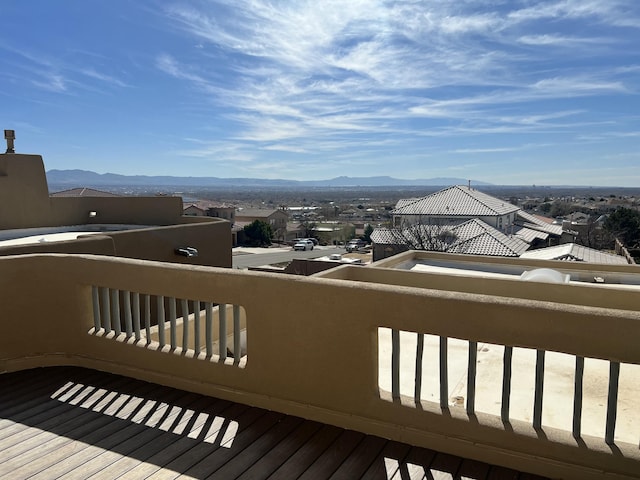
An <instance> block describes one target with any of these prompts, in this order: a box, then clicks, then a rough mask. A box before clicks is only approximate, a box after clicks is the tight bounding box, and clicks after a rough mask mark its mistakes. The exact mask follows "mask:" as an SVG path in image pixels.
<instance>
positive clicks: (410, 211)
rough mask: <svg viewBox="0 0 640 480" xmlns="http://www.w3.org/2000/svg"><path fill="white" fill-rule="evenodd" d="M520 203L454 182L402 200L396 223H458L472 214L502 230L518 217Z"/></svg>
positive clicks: (395, 215) (396, 214)
mask: <svg viewBox="0 0 640 480" xmlns="http://www.w3.org/2000/svg"><path fill="white" fill-rule="evenodd" d="M519 210H520V208H519V207H516V206H515V205H512V204H510V203H509V202H506V201H504V200H500V199H499V198H496V197H493V196H491V195H488V194H486V193H483V192H480V191H478V190H475V189H473V188H470V187H466V186H462V185H454V186H452V187H449V188H445V189H444V190H440V191H438V192H435V193H432V194H431V195H427V196H426V197H422V198H418V199H414V200H413V201H409V202H408V201H406V200H401V201H400V202H399V203H398V205H397V206H396V208H395V209H394V210H392V211H391V214H392V215H393V217H394V225H395V226H396V227H398V226H400V225H401V224H402V223H406V222H409V223H413V222H416V221H419V222H420V223H427V224H433V223H441V222H445V223H455V222H462V221H465V220H471V219H472V218H478V219H480V220H482V221H483V222H485V223H487V224H489V225H491V226H492V227H494V228H497V229H499V230H503V231H504V230H505V229H506V227H507V226H508V225H511V223H512V222H513V221H514V220H515V215H516V212H518V211H519Z"/></svg>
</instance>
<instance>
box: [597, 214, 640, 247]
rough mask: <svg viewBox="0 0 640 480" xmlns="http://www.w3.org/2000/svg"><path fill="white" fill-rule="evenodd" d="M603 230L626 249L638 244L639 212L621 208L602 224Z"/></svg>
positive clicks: (639, 238)
mask: <svg viewBox="0 0 640 480" xmlns="http://www.w3.org/2000/svg"><path fill="white" fill-rule="evenodd" d="M603 227H604V229H605V230H606V231H607V232H609V233H610V234H612V235H613V236H614V237H617V238H618V239H620V241H621V242H622V243H624V244H625V245H626V246H628V247H635V246H636V245H638V244H640V212H638V211H637V210H632V209H630V208H625V207H621V208H618V209H617V210H616V211H615V212H613V213H612V214H611V215H609V217H608V218H607V219H606V220H605V222H604V226H603Z"/></svg>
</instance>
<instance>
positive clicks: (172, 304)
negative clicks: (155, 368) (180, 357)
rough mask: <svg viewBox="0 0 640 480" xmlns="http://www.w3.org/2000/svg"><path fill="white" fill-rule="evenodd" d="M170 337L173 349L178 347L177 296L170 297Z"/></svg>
mask: <svg viewBox="0 0 640 480" xmlns="http://www.w3.org/2000/svg"><path fill="white" fill-rule="evenodd" d="M169 339H170V343H171V349H172V350H173V349H175V348H176V344H177V340H176V299H175V297H169Z"/></svg>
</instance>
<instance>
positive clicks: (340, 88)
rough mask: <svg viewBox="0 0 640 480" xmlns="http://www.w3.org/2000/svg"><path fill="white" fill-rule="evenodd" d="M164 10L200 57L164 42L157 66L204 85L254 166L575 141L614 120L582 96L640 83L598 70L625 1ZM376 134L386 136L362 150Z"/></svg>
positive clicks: (222, 4)
mask: <svg viewBox="0 0 640 480" xmlns="http://www.w3.org/2000/svg"><path fill="white" fill-rule="evenodd" d="M165 15H166V17H167V19H168V20H169V22H168V24H170V25H171V26H172V28H174V29H177V30H178V31H179V32H181V34H183V35H186V36H187V38H190V39H191V40H192V41H194V42H197V43H198V44H199V45H201V46H202V48H199V49H196V50H197V52H200V54H201V57H200V58H198V57H194V56H193V55H194V54H193V52H192V53H190V54H189V55H188V56H187V55H181V54H180V53H179V52H173V53H168V52H163V53H160V54H159V55H158V57H157V58H156V66H157V68H159V69H160V70H161V71H163V72H165V73H167V74H169V75H171V76H173V77H174V78H176V79H178V80H181V81H184V82H187V83H188V84H191V85H193V86H195V87H196V88H198V89H201V90H202V91H205V92H206V93H208V94H209V101H210V102H211V104H212V115H215V116H217V117H220V116H223V117H224V118H225V119H226V120H228V122H229V133H228V134H227V136H226V138H225V139H223V140H222V141H223V142H224V141H227V142H229V144H231V145H234V148H236V149H238V150H243V151H246V152H251V156H252V157H255V159H256V162H259V159H260V158H261V153H260V152H268V153H271V154H277V153H281V154H283V155H287V154H292V155H295V154H299V155H303V156H306V157H307V158H314V157H315V156H317V155H321V154H322V152H327V153H329V152H330V153H331V154H332V155H337V153H338V152H341V150H342V152H341V153H342V154H344V155H346V156H350V155H351V154H352V153H353V152H355V151H358V152H360V154H361V155H364V153H363V152H371V153H372V154H380V152H385V151H392V150H393V149H394V148H397V147H396V146H395V145H403V144H404V147H405V148H403V151H404V152H405V153H404V155H407V156H411V155H412V154H410V153H408V151H409V147H408V146H409V145H411V147H410V148H413V149H415V150H416V151H419V150H420V149H421V147H420V145H422V144H423V142H424V140H423V139H424V138H434V139H436V138H446V137H468V136H472V137H475V136H484V135H536V134H538V135H549V134H553V135H555V136H557V135H558V134H559V133H560V132H562V131H565V132H567V135H568V137H570V138H571V139H572V141H575V138H576V132H579V131H585V130H589V129H594V128H595V126H596V125H606V124H607V123H609V122H613V121H620V120H619V119H615V120H614V119H613V118H610V117H609V116H607V115H605V116H598V117H597V118H594V117H593V115H592V114H593V112H592V110H591V109H592V108H593V106H592V105H591V104H590V103H588V102H587V103H585V102H586V101H580V99H587V100H588V99H592V98H593V99H599V98H601V97H602V96H605V95H606V96H609V97H610V96H621V95H633V94H634V92H635V91H636V90H637V88H638V86H637V85H636V84H635V83H634V80H633V79H632V78H631V74H633V73H635V70H634V68H635V67H636V65H635V64H634V63H633V62H628V65H627V66H626V67H618V68H617V69H616V68H604V69H603V68H597V67H596V65H597V64H598V63H599V62H607V61H608V58H609V56H610V54H611V52H619V49H620V48H621V44H624V43H625V42H627V40H626V39H625V38H624V37H622V36H620V35H619V34H618V33H617V32H616V31H615V29H614V27H618V26H620V25H621V22H623V21H626V25H632V24H633V21H635V20H637V19H638V18H639V16H640V11H639V10H638V7H637V6H635V4H634V3H633V2H632V1H631V0H548V1H541V2H536V3H534V4H531V3H529V2H504V1H496V2H486V1H484V0H466V1H464V2H441V1H435V0H433V1H426V0H425V1H424V2H383V1H375V0H354V1H351V2H338V1H334V0H326V1H323V2H317V1H311V0H301V1H299V2H294V3H292V2H284V1H278V0H274V1H272V2H263V1H260V0H233V1H232V0H218V1H212V2H209V3H184V2H183V3H181V4H175V5H172V6H169V7H167V8H166V10H165ZM625 19H626V20H625ZM549 20H553V22H549ZM587 25H589V26H593V28H586V26H587ZM568 32H572V33H568ZM575 32H582V33H581V34H575ZM584 32H587V33H584ZM590 32H591V33H590ZM568 49H570V51H571V53H572V56H571V57H569V58H568V57H567V51H568ZM230 79H231V80H230ZM216 107H218V108H216ZM220 107H221V108H220ZM391 137H393V140H392V141H389V140H390V138H391ZM377 139H382V140H383V141H385V142H387V141H388V143H385V144H381V145H379V146H378V147H377V151H375V149H369V146H370V145H373V142H374V140H377ZM536 140H538V139H536ZM540 140H541V139H540ZM545 143H546V142H545V141H536V142H533V143H523V144H522V145H527V146H526V147H494V148H489V149H485V148H474V147H468V148H459V149H456V150H455V153H454V154H460V153H464V154H474V153H476V154H482V153H491V152H510V151H516V150H519V149H535V148H543V147H541V145H544V144H545ZM422 150H423V151H424V150H425V149H424V147H422ZM445 151H451V149H450V148H449V149H445ZM356 157H357V154H356ZM415 161H418V160H415Z"/></svg>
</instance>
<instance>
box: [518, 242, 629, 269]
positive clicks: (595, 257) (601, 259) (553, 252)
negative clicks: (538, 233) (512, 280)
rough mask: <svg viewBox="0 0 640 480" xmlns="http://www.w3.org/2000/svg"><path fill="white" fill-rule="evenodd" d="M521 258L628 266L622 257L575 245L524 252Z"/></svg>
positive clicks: (569, 244) (568, 244)
mask: <svg viewBox="0 0 640 480" xmlns="http://www.w3.org/2000/svg"><path fill="white" fill-rule="evenodd" d="M520 256H521V258H530V259H538V260H563V261H567V262H587V263H600V264H607V265H615V264H622V265H624V264H627V263H629V262H627V260H626V259H625V258H624V257H622V256H620V255H613V254H611V253H606V252H601V251H599V250H595V249H593V248H589V247H584V246H582V245H577V244H575V243H566V244H564V245H556V246H555V247H547V248H539V249H537V250H531V251H529V252H524V253H523V254H522V255H520Z"/></svg>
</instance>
